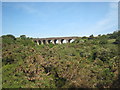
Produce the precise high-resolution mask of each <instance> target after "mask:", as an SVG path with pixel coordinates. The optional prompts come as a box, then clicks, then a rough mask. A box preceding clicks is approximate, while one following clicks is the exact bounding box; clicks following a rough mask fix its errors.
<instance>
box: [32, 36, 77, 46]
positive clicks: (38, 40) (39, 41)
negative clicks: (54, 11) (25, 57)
mask: <svg viewBox="0 0 120 90" xmlns="http://www.w3.org/2000/svg"><path fill="white" fill-rule="evenodd" d="M77 38H78V37H53V38H34V39H33V41H34V42H35V43H37V44H38V45H40V44H50V43H52V44H62V43H63V42H64V41H65V42H66V43H71V41H74V40H75V39H77Z"/></svg>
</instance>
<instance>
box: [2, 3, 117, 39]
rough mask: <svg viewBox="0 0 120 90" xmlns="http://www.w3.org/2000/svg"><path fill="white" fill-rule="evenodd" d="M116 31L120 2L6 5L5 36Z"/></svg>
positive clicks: (4, 11)
mask: <svg viewBox="0 0 120 90" xmlns="http://www.w3.org/2000/svg"><path fill="white" fill-rule="evenodd" d="M116 30H118V3H117V2H2V35H6V34H12V35H14V36H16V37H19V36H20V35H26V36H28V37H34V38H46V37H68V36H80V37H81V36H90V35H91V34H93V35H99V34H108V33H112V32H114V31H116Z"/></svg>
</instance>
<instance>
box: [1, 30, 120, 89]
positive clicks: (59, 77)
mask: <svg viewBox="0 0 120 90" xmlns="http://www.w3.org/2000/svg"><path fill="white" fill-rule="evenodd" d="M119 33H120V31H118V32H114V33H113V34H107V35H98V36H97V37H95V36H93V35H91V36H90V37H85V36H84V37H80V38H78V39H77V40H75V41H74V42H73V43H64V44H60V45H59V44H56V45H53V44H49V45H37V44H36V43H34V42H33V41H32V38H28V37H26V36H25V35H21V36H20V37H18V38H15V37H14V36H13V35H4V36H2V41H3V42H2V46H3V47H2V73H3V75H2V76H3V80H2V85H3V88H70V89H72V88H120V77H119V76H120V75H119V73H118V72H119V68H118V66H119V59H120V58H119V55H120V54H119V53H118V50H119V48H118V45H119V44H120V35H119Z"/></svg>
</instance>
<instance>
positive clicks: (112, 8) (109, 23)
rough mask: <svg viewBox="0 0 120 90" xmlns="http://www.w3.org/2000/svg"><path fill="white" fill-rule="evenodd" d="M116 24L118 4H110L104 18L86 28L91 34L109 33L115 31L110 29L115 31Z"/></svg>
mask: <svg viewBox="0 0 120 90" xmlns="http://www.w3.org/2000/svg"><path fill="white" fill-rule="evenodd" d="M117 23H118V3H115V2H114V3H110V4H109V11H108V13H107V14H106V16H105V17H104V18H103V19H102V20H100V21H98V22H97V23H96V24H95V25H94V26H92V27H90V28H87V31H89V32H90V33H91V34H92V33H94V34H96V33H110V32H111V31H115V30H112V29H117V28H118V26H117Z"/></svg>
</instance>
